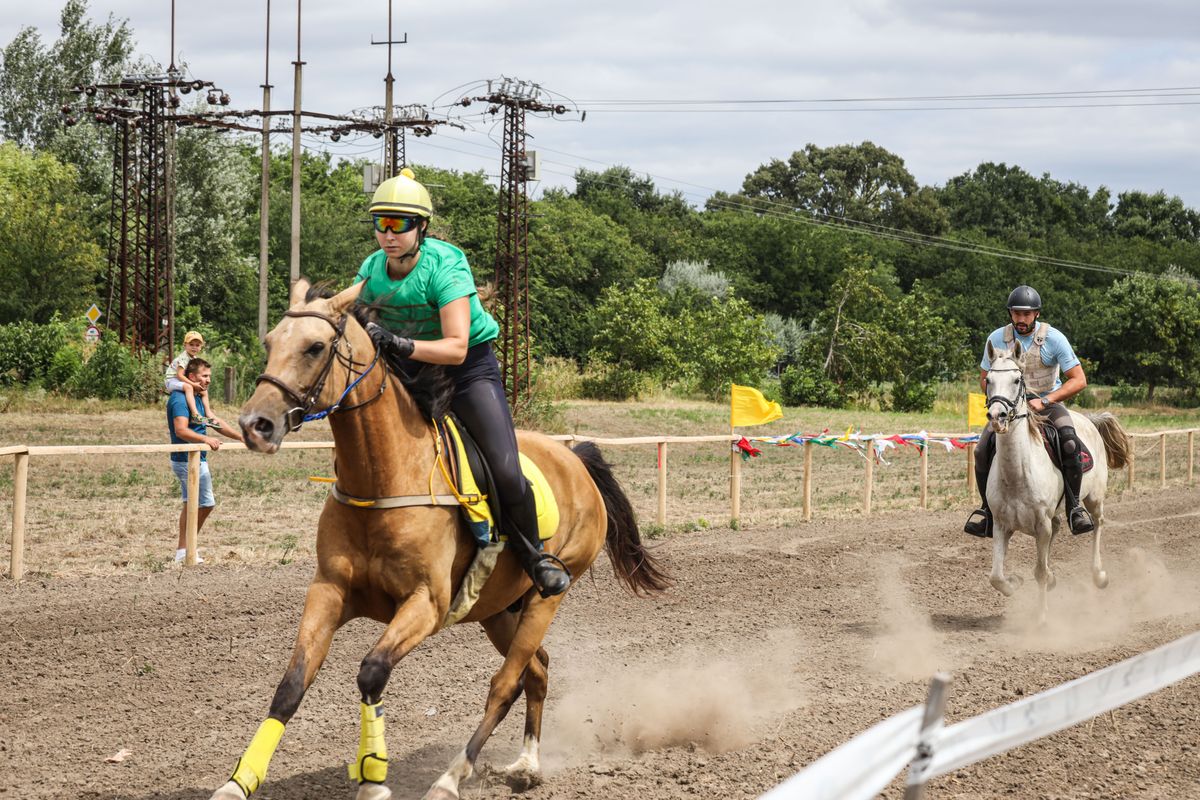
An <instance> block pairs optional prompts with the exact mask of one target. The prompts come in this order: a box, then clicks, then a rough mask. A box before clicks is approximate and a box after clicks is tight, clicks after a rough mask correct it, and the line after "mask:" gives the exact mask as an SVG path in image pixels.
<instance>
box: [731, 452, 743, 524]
mask: <svg viewBox="0 0 1200 800" xmlns="http://www.w3.org/2000/svg"><path fill="white" fill-rule="evenodd" d="M730 447H731V449H730V451H729V525H730V527H737V524H738V517H739V516H741V513H742V455H741V453H740V452H739V451H738V449H737V448H736V447H733V446H732V444H731V445H730Z"/></svg>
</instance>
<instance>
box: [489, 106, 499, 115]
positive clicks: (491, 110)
mask: <svg viewBox="0 0 1200 800" xmlns="http://www.w3.org/2000/svg"><path fill="white" fill-rule="evenodd" d="M499 110H500V106H488V110H487V113H489V114H495V113H496V112H497V111H499Z"/></svg>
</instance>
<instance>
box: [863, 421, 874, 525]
mask: <svg viewBox="0 0 1200 800" xmlns="http://www.w3.org/2000/svg"><path fill="white" fill-rule="evenodd" d="M867 441H868V442H870V444H868V445H867V452H866V457H867V458H866V461H867V467H866V470H867V474H866V476H865V477H864V480H863V484H864V485H863V514H870V513H871V490H872V489H873V488H874V486H875V445H874V442H871V440H870V439H868V440H867Z"/></svg>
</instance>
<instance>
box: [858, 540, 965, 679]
mask: <svg viewBox="0 0 1200 800" xmlns="http://www.w3.org/2000/svg"><path fill="white" fill-rule="evenodd" d="M904 566H905V565H904V564H900V563H894V562H892V563H885V564H881V565H880V566H879V569H878V570H877V574H876V578H875V582H876V587H877V589H878V592H879V625H880V630H881V632H880V634H879V636H878V637H877V638H875V639H873V640H871V641H870V642H868V647H869V651H868V653H867V660H866V666H867V668H869V669H871V670H873V671H875V672H878V673H880V674H881V675H888V676H892V677H896V678H899V679H901V680H917V679H925V678H928V677H929V676H930V675H932V674H933V673H935V672H937V671H938V670H939V669H948V668H949V664H948V663H947V662H946V659H947V655H946V652H945V647H944V643H943V641H942V636H941V635H940V634H939V633H938V632H937V631H935V630H934V629H933V621H932V619H931V618H930V616H929V613H928V612H926V611H924V610H922V609H920V608H918V607H917V605H916V603H915V602H914V601H913V599H912V596H911V594H910V592H909V591H908V588H907V587H906V586H905V584H904V580H903V579H902V578H901V576H900V570H901V569H902V568H903V567H904Z"/></svg>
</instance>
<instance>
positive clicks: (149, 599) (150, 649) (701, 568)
mask: <svg viewBox="0 0 1200 800" xmlns="http://www.w3.org/2000/svg"><path fill="white" fill-rule="evenodd" d="M962 516H963V514H962V511H961V509H954V510H951V511H938V512H931V513H925V512H894V513H888V514H883V515H879V516H875V517H872V518H871V519H869V520H862V519H857V520H856V519H837V520H830V519H826V520H817V521H815V522H812V523H809V524H799V525H790V526H788V527H769V526H766V525H763V524H755V525H753V526H752V527H750V528H748V529H744V530H739V531H731V530H729V529H727V528H718V529H709V530H696V531H691V532H679V533H674V534H672V535H670V536H669V537H667V538H665V539H660V540H658V541H656V542H655V544H656V545H658V546H659V548H660V549H659V550H658V552H659V553H660V554H661V555H662V557H663V559H664V560H665V563H666V564H667V565H668V567H669V568H670V570H671V571H672V572H673V573H674V574H675V576H676V577H677V580H678V585H677V586H676V588H674V589H673V590H671V591H670V592H669V593H667V594H666V595H663V596H662V597H659V598H656V599H652V600H645V599H637V598H633V597H630V596H628V595H626V594H624V593H623V592H622V591H621V590H620V589H619V587H618V586H617V585H616V583H615V581H614V580H613V578H612V577H611V575H610V574H609V572H608V568H607V562H605V561H603V560H601V562H599V563H598V564H597V567H596V569H595V570H594V572H593V574H592V575H591V576H587V577H584V578H583V579H581V580H580V581H579V582H578V583H577V584H576V585H575V586H574V587H573V589H572V591H571V594H570V595H569V597H568V598H567V600H566V602H565V603H564V606H563V610H562V612H561V613H560V615H559V617H558V619H557V620H556V622H555V624H554V625H553V627H552V628H551V630H550V634H549V636H548V639H547V648H548V650H549V652H550V655H551V659H552V661H551V672H550V677H551V684H550V697H549V700H548V704H547V718H546V725H545V739H544V752H543V755H544V766H545V770H546V776H545V782H544V783H543V784H542V785H541V786H539V787H536V788H534V789H531V790H529V791H527V792H525V793H524V794H523V795H522V796H523V797H525V798H528V800H547V799H548V798H578V799H579V800H583V799H584V798H588V799H591V798H595V799H596V800H600V798H618V799H622V798H691V797H722V798H725V797H729V798H743V797H745V798H749V797H756V796H758V795H759V794H761V793H762V792H764V791H765V790H767V789H769V788H771V787H773V786H775V785H776V784H777V783H779V782H780V781H781V780H783V779H785V778H786V777H788V776H790V775H792V774H793V773H795V772H796V771H797V770H799V769H800V768H801V767H803V766H804V765H806V764H808V763H810V762H812V761H813V760H814V759H816V758H818V757H819V756H821V755H822V754H824V753H825V752H827V751H829V750H830V749H832V748H833V747H835V746H837V745H838V744H840V743H842V742H844V741H845V740H847V739H849V738H850V737H852V736H853V735H855V734H857V733H858V732H860V731H862V730H863V729H865V728H867V727H868V726H870V725H872V724H873V723H875V722H878V721H879V720H881V719H883V718H884V717H887V716H889V715H891V714H894V713H896V712H898V711H901V710H903V709H905V708H908V707H910V706H912V705H915V704H918V703H921V702H922V701H923V699H924V696H925V692H926V686H927V681H928V679H929V677H930V675H932V673H933V672H935V671H936V670H939V669H943V670H947V671H949V672H951V673H952V674H953V676H954V683H953V686H952V690H951V695H950V702H949V707H948V720H949V721H955V720H958V719H962V718H965V717H968V716H972V715H974V714H977V713H979V712H981V711H984V710H986V709H990V708H994V707H996V706H999V705H1003V704H1005V703H1008V702H1012V701H1013V700H1015V699H1018V698H1020V697H1021V696H1024V695H1029V694H1032V693H1035V692H1038V691H1040V690H1042V689H1046V688H1049V687H1051V686H1054V685H1057V684H1059V683H1062V682H1064V681H1066V680H1069V679H1071V678H1074V677H1077V676H1079V675H1083V674H1085V673H1087V672H1090V671H1092V670H1095V669H1097V668H1100V667H1103V666H1105V665H1108V664H1111V663H1113V662H1115V661H1118V660H1120V659H1122V658H1126V657H1128V656H1131V655H1134V654H1136V653H1139V652H1142V651H1145V650H1147V649H1150V648H1152V647H1155V646H1157V645H1160V644H1163V643H1166V642H1168V641H1171V640H1173V639H1175V638H1177V637H1179V636H1182V635H1184V634H1187V633H1190V632H1192V631H1194V630H1196V629H1197V627H1198V624H1200V537H1198V536H1197V533H1198V532H1200V497H1198V495H1197V493H1196V491H1195V490H1191V489H1186V488H1182V487H1177V488H1172V489H1167V490H1139V491H1138V492H1136V493H1131V494H1126V495H1124V496H1123V497H1121V498H1117V499H1115V501H1114V500H1110V505H1109V511H1108V516H1109V525H1108V527H1107V531H1106V546H1105V552H1106V554H1107V567H1108V571H1109V575H1110V578H1111V585H1110V587H1109V588H1108V589H1107V590H1104V591H1100V590H1097V589H1095V588H1093V587H1092V585H1091V583H1090V576H1089V568H1088V564H1089V553H1090V541H1089V537H1088V536H1081V537H1071V536H1069V535H1065V536H1063V537H1062V538H1060V540H1059V541H1057V542H1056V543H1055V546H1054V548H1053V554H1052V560H1053V564H1054V566H1055V569H1056V570H1057V574H1058V577H1059V584H1058V589H1057V590H1056V591H1055V592H1054V593H1053V594H1052V596H1051V619H1050V621H1049V623H1048V624H1047V625H1046V626H1045V627H1044V628H1039V627H1037V626H1036V624H1035V623H1034V618H1035V617H1034V614H1035V610H1034V601H1035V597H1036V591H1035V587H1034V585H1033V583H1032V563H1033V546H1032V540H1031V539H1028V538H1027V537H1024V538H1022V539H1020V540H1017V541H1014V546H1013V548H1012V553H1011V555H1010V566H1011V568H1012V569H1013V570H1014V571H1016V572H1017V573H1019V574H1022V575H1024V576H1025V577H1026V579H1027V582H1026V584H1025V587H1024V588H1023V591H1021V592H1020V593H1019V594H1018V596H1017V597H1015V598H1012V599H1007V600H1006V599H1005V598H1003V597H1001V596H1000V595H999V594H998V593H997V592H996V591H995V590H993V589H992V588H991V586H990V585H989V584H988V582H987V574H988V570H989V568H990V561H991V551H990V548H989V547H988V545H987V544H986V543H984V542H981V541H979V540H976V539H972V538H971V537H968V536H965V535H963V534H961V533H960V532H959V531H960V525H961V523H962ZM311 572H312V561H311V558H310V557H307V556H301V557H300V558H298V559H297V560H296V561H294V562H292V563H288V564H280V563H278V561H277V560H270V561H268V560H265V559H264V560H261V561H258V562H246V561H243V560H236V561H223V562H221V563H215V564H214V563H210V564H206V565H203V566H200V567H198V568H194V569H188V570H182V569H179V568H174V567H168V568H166V569H165V570H162V571H152V572H146V573H145V574H140V575H138V574H112V575H103V576H97V575H93V576H69V575H68V576H66V577H59V576H54V577H49V576H41V577H39V576H36V575H35V576H33V577H31V578H29V579H27V580H25V581H23V582H21V583H19V584H14V583H13V582H11V581H8V580H4V581H0V797H4V798H9V797H11V798H90V799H93V800H101V799H103V800H109V799H110V798H138V799H139V800H140V799H141V798H152V797H153V798H171V799H172V800H183V799H184V798H188V799H191V798H207V797H208V796H209V794H210V793H211V792H212V790H213V789H214V788H215V787H217V786H218V785H220V784H221V783H222V782H223V781H224V780H225V779H226V778H227V777H228V775H229V772H230V770H231V768H232V767H233V764H234V762H235V760H236V758H237V757H238V756H239V755H240V754H241V752H242V750H243V748H244V747H245V745H246V744H247V743H248V741H249V737H250V736H251V734H252V733H253V731H254V729H255V728H256V727H257V725H258V723H259V722H260V720H261V719H262V717H263V715H264V714H265V712H266V709H267V706H268V704H269V702H270V698H271V695H272V693H273V691H274V688H275V684H276V682H277V681H278V679H279V677H280V675H281V674H282V670H283V668H284V665H285V663H286V661H287V658H288V656H289V654H290V650H291V644H292V639H293V636H294V634H295V628H296V624H297V621H298V619H299V615H300V609H301V603H302V601H303V596H304V591H305V587H306V585H307V581H308V579H309V577H310V575H311ZM380 631H381V628H380V627H378V626H377V625H375V624H374V623H369V622H365V621H356V622H353V623H351V624H350V625H348V626H347V627H346V628H344V629H343V630H342V631H341V632H340V633H339V635H338V636H337V638H336V639H335V641H334V645H333V649H332V651H331V653H330V656H329V659H328V661H327V662H326V665H325V667H324V669H323V671H322V673H321V674H320V675H319V677H318V679H317V681H316V683H315V684H314V686H313V687H312V689H311V690H310V692H309V693H308V696H307V697H306V698H305V700H304V704H303V705H302V706H301V709H300V711H299V713H298V714H297V716H296V718H295V719H294V720H293V721H292V723H291V724H290V725H289V726H288V729H287V734H286V736H285V738H284V741H283V744H282V745H281V747H280V749H279V751H278V752H277V754H276V756H275V759H274V761H273V762H272V764H271V770H270V776H269V779H268V781H267V783H266V785H265V786H264V787H263V789H262V790H261V792H260V793H259V794H258V795H256V797H262V798H330V797H345V798H350V797H353V795H354V791H353V787H352V785H351V784H350V783H349V781H348V779H347V777H346V768H345V764H346V762H347V760H349V759H350V758H352V757H353V754H354V752H355V748H356V745H357V736H358V733H357V717H358V697H357V691H356V689H355V684H354V678H355V675H356V673H357V669H358V662H359V660H360V659H361V658H362V656H363V655H364V654H365V653H366V652H367V650H368V648H369V647H370V645H371V644H372V643H373V641H374V639H375V637H376V636H378V634H379V633H380ZM498 664H499V657H498V656H497V655H496V653H495V652H494V651H493V650H492V649H491V647H490V645H488V643H487V641H486V639H485V637H484V636H483V633H482V631H481V630H480V629H479V628H478V626H474V625H471V626H460V627H458V628H454V629H452V630H449V631H446V632H443V633H442V634H439V635H438V636H436V637H435V638H433V639H432V640H430V641H428V642H426V643H425V644H423V645H422V646H420V647H419V648H418V649H417V650H416V651H415V652H414V653H413V654H412V655H411V656H410V657H409V658H407V659H406V660H405V661H404V662H402V663H401V665H400V666H399V667H398V668H397V669H396V671H395V673H394V674H393V676H392V678H391V682H390V684H389V686H388V691H387V694H386V698H385V704H386V706H387V709H388V744H389V750H390V757H391V772H390V776H389V780H388V783H389V785H390V786H391V787H392V789H393V790H394V791H395V793H396V796H397V797H401V798H417V797H420V796H421V795H422V794H423V793H424V791H425V789H426V788H428V786H429V784H430V783H431V782H432V781H433V780H434V779H435V778H436V777H437V775H438V774H439V773H440V772H441V771H442V770H443V769H444V767H445V766H446V764H447V763H448V762H449V760H450V758H451V757H452V756H453V755H454V753H455V752H456V751H458V750H459V749H460V748H461V747H462V746H463V744H464V743H465V741H466V739H467V738H468V736H469V735H470V733H471V731H472V730H473V729H474V727H475V725H476V724H477V723H478V721H479V717H480V714H481V711H482V707H483V701H484V697H485V693H486V691H487V685H488V679H489V677H490V675H491V673H492V671H493V670H494V669H495V668H496V667H497V666H498ZM522 718H523V704H520V705H518V707H517V708H516V709H514V712H513V713H512V714H511V715H510V717H509V719H508V720H506V721H505V722H504V723H503V724H502V725H501V727H500V728H499V729H498V731H497V733H496V735H495V736H494V737H493V738H492V740H491V741H490V742H489V743H488V745H487V747H485V749H484V751H483V754H482V757H481V761H482V762H487V763H490V764H494V765H497V766H500V765H504V764H507V763H508V762H510V761H511V760H512V759H513V757H515V755H516V752H517V750H518V748H519V741H520V735H521V728H522ZM123 749H124V750H128V751H129V753H130V754H129V755H128V757H127V758H126V759H125V760H124V761H122V762H121V763H106V762H105V759H106V758H107V757H109V756H112V755H114V754H116V753H117V752H118V751H121V750H123ZM900 794H901V789H900V788H899V781H897V782H895V783H893V785H892V787H891V788H890V789H889V790H888V792H887V793H886V795H885V796H888V797H899V796H900ZM463 796H464V798H471V799H472V800H473V799H474V798H502V797H503V798H507V797H510V796H512V790H511V789H509V788H508V787H507V786H506V785H504V784H502V783H500V782H498V781H497V780H496V779H494V778H493V779H488V778H483V779H480V780H472V781H471V782H468V783H467V784H466V785H465V787H464V795H463ZM1012 796H1017V797H1023V798H1124V797H1153V798H1187V797H1200V679H1198V678H1193V679H1190V680H1187V681H1184V682H1182V683H1180V684H1178V685H1176V686H1174V687H1172V688H1169V689H1167V690H1164V691H1162V692H1160V693H1158V694H1156V695H1153V696H1151V697H1150V698H1147V699H1145V700H1142V701H1140V702H1137V703H1133V704H1131V705H1127V706H1124V707H1122V708H1121V709H1119V710H1118V711H1117V712H1116V713H1115V714H1113V715H1112V716H1111V717H1110V716H1109V715H1105V716H1103V717H1101V718H1099V719H1097V720H1095V721H1094V723H1093V724H1084V725H1080V726H1077V727H1075V728H1073V729H1070V730H1067V731H1064V732H1061V733H1059V734H1057V735H1055V736H1052V737H1049V738H1046V739H1043V740H1040V741H1038V742H1036V743H1033V744H1030V745H1027V746H1025V747H1022V748H1019V749H1017V750H1015V751H1012V752H1010V753H1008V754H1005V755H1002V756H999V757H996V758H992V759H990V760H988V761H986V762H983V763H981V764H978V765H975V766H973V767H971V768H968V769H964V770H962V771H960V772H958V773H956V774H954V775H951V776H947V777H945V778H943V779H940V780H938V781H937V782H935V783H934V784H932V785H931V787H930V790H929V792H928V794H927V797H929V798H933V799H934V800H938V799H940V798H952V797H969V798H1000V797H1012Z"/></svg>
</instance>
